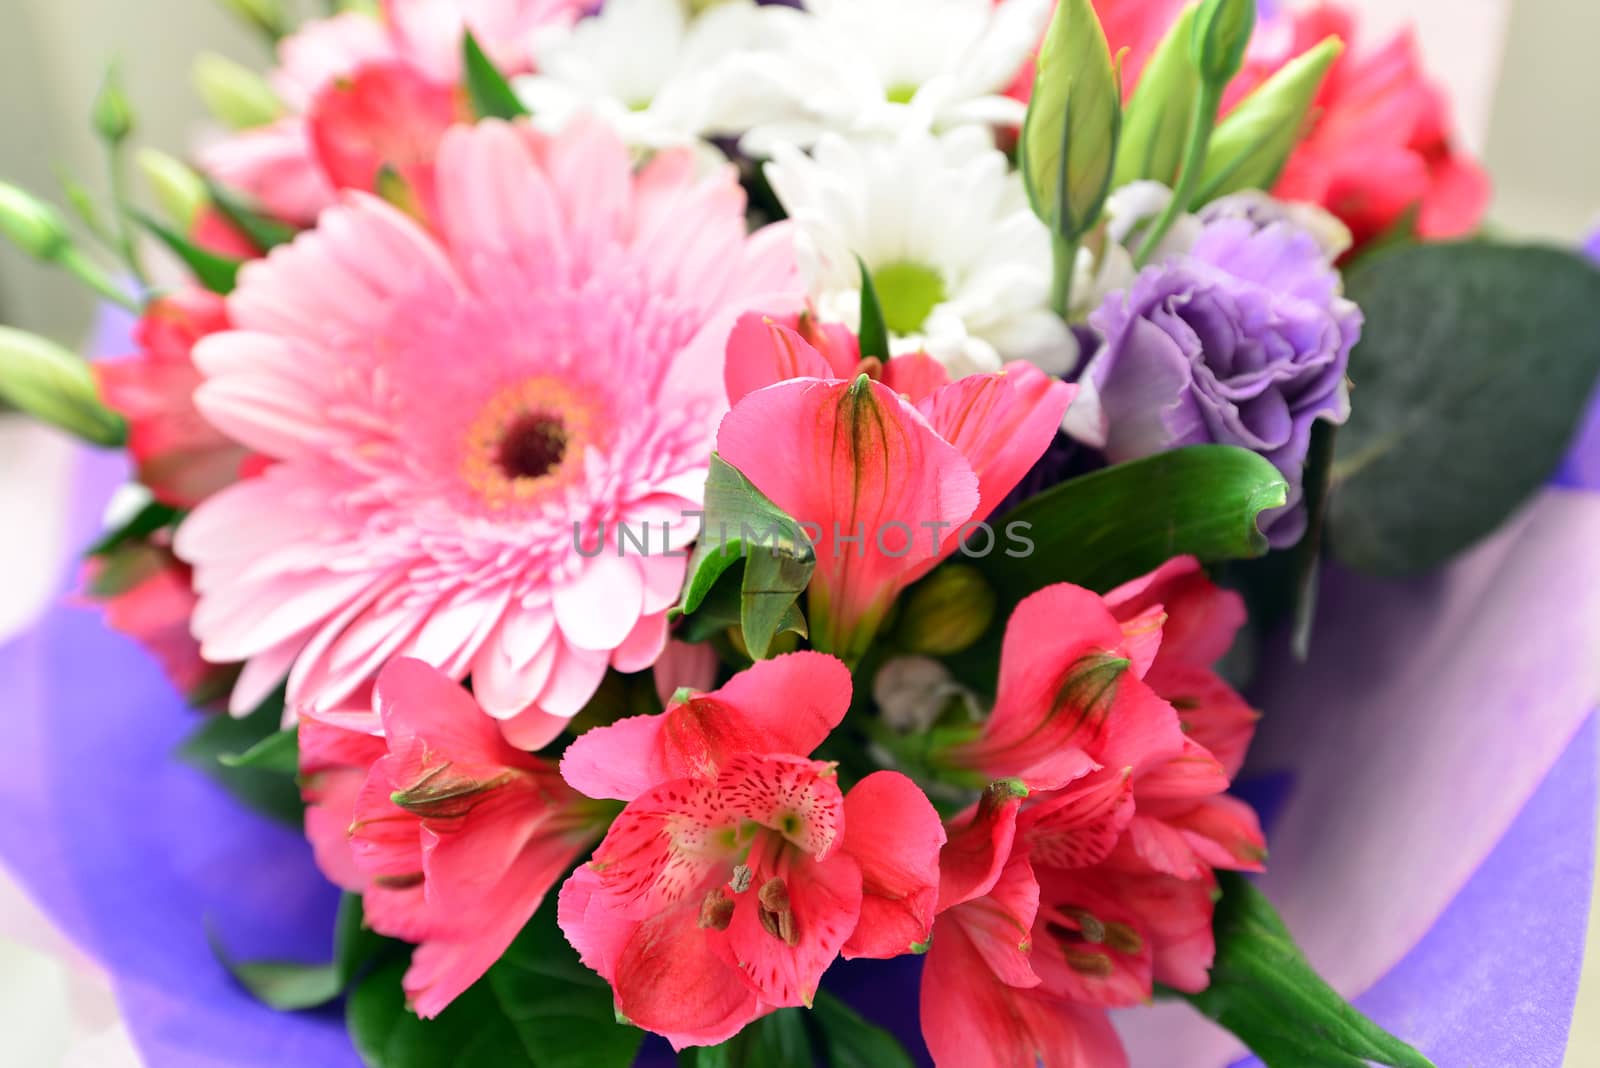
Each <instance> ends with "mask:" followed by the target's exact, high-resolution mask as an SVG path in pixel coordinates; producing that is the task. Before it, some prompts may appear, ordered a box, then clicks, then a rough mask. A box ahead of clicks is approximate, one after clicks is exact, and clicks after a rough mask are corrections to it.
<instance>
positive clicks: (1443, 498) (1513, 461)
mask: <svg viewBox="0 0 1600 1068" xmlns="http://www.w3.org/2000/svg"><path fill="white" fill-rule="evenodd" d="M1347 284H1348V290H1349V296H1350V298H1351V299H1352V300H1354V301H1356V302H1357V303H1358V304H1359V305H1361V308H1362V311H1363V312H1364V313H1365V315H1366V326H1365V327H1364V328H1363V330H1362V341H1361V343H1360V344H1359V345H1358V346H1357V347H1356V350H1355V352H1354V353H1353V354H1352V356H1351V358H1350V378H1351V380H1352V382H1353V383H1354V391H1353V401H1354V407H1353V411H1352V413H1351V416H1350V421H1349V423H1348V424H1346V425H1345V427H1344V428H1343V429H1342V430H1341V431H1340V432H1339V439H1338V448H1337V450H1336V453H1335V457H1334V463H1333V470H1332V473H1331V476H1330V477H1331V484H1332V497H1331V499H1330V502H1329V512H1328V540H1329V544H1330V546H1331V548H1332V550H1333V553H1334V555H1335V556H1337V557H1338V558H1339V559H1340V560H1341V561H1343V562H1344V563H1346V564H1348V565H1349V566H1351V567H1353V568H1355V569H1357V570H1360V571H1364V572H1369V573H1372V574H1379V575H1404V574H1415V573H1418V572H1423V571H1428V570H1431V569H1433V568H1436V567H1438V566H1439V565H1440V564H1443V563H1444V562H1445V561H1447V560H1449V559H1450V558H1451V557H1453V556H1454V555H1456V554H1457V553H1459V552H1461V551H1462V550H1463V549H1466V548H1467V547H1468V546H1470V545H1472V544H1473V543H1474V542H1476V541H1477V540H1478V539H1480V538H1482V537H1484V536H1485V535H1487V534H1489V533H1490V532H1492V531H1493V530H1494V529H1495V528H1496V527H1498V526H1499V525H1500V524H1501V523H1502V522H1504V521H1505V519H1506V518H1507V517H1508V516H1510V515H1511V514H1512V513H1513V512H1514V511H1516V510H1517V508H1518V507H1520V506H1521V505H1522V504H1523V503H1524V502H1526V501H1527V500H1528V499H1529V497H1530V496H1532V495H1533V493H1534V492H1535V491H1537V490H1538V489H1539V488H1540V487H1541V486H1542V485H1543V484H1544V483H1545V482H1546V481H1547V480H1548V479H1549V477H1550V475H1551V474H1552V473H1553V472H1554V471H1555V469H1556V467H1557V465H1558V464H1559V463H1560V461H1561V458H1562V456H1563V455H1564V454H1565V452H1566V449H1567V447H1568V444H1569V443H1570V441H1571V439H1572V436H1573V432H1574V431H1575V429H1576V428H1577V425H1578V420H1579V419H1580V417H1581V416H1582V414H1583V412H1584V410H1585V407H1586V406H1587V404H1588V401H1589V397H1590V395H1591V394H1592V393H1593V390H1594V385H1595V379H1596V376H1597V374H1600V315H1594V314H1588V313H1587V310H1588V309H1593V308H1600V271H1596V270H1595V268H1593V267H1592V266H1590V265H1589V264H1588V263H1586V262H1584V261H1583V260H1582V259H1580V258H1579V257H1578V256H1576V255H1574V254H1571V253H1568V252H1565V251H1562V250H1558V249H1552V248H1538V247H1531V246H1527V247H1518V246H1510V245H1498V244H1490V243H1462V244H1448V245H1423V246H1415V247H1408V248H1401V249H1395V250H1391V251H1389V252H1386V253H1383V254H1381V255H1378V256H1375V257H1373V258H1372V259H1371V260H1368V261H1364V262H1363V263H1362V264H1360V265H1359V266H1358V267H1357V268H1356V269H1355V270H1354V271H1353V272H1352V273H1351V274H1350V276H1349V278H1348V280H1347Z"/></svg>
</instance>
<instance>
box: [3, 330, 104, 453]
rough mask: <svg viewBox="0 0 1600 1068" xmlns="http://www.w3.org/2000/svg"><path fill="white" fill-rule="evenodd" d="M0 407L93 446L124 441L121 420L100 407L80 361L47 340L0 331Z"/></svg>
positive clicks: (18, 331)
mask: <svg viewBox="0 0 1600 1068" xmlns="http://www.w3.org/2000/svg"><path fill="white" fill-rule="evenodd" d="M0 401H4V402H5V403H7V404H9V405H11V406H13V407H15V408H18V409H20V410H22V411H24V412H27V413H28V414H29V415H32V416H34V417H35V418H37V419H42V420H44V421H45V422H47V423H50V424H51V425H53V426H57V427H60V428H61V429H62V430H65V431H67V432H68V433H71V434H75V435H77V436H78V437H80V438H82V439H83V440H85V441H88V442H92V443H93V444H95V445H103V446H107V447H116V446H118V445H121V444H122V443H123V442H124V441H126V440H127V437H128V426H127V424H126V423H125V422H124V421H123V419H122V416H120V415H118V414H117V413H116V412H113V411H112V410H111V409H109V408H107V407H106V406H105V405H104V404H102V403H101V402H100V391H99V390H98V389H97V388H96V387H95V384H94V375H92V374H91V373H90V372H89V365H88V363H87V362H85V361H84V359H83V358H82V357H81V356H78V355H77V354H76V353H72V352H68V351H67V350H66V349H64V348H62V347H61V346H60V345H57V344H56V343H55V342H54V341H51V340H49V339H48V338H42V337H40V336H39V335H37V334H30V333H27V332H26V331H22V330H14V329H12V328H11V327H9V326H0Z"/></svg>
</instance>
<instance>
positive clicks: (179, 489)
mask: <svg viewBox="0 0 1600 1068" xmlns="http://www.w3.org/2000/svg"><path fill="white" fill-rule="evenodd" d="M230 328H231V327H230V323H229V321H228V308H227V304H226V303H225V302H224V301H223V299H222V298H221V297H219V296H217V295H216V294H214V293H210V292H207V291H206V290H203V289H195V288H191V289H184V290H180V291H178V292H176V293H174V294H172V295H171V296H168V297H163V298H161V299H160V300H157V301H155V302H154V303H152V304H151V305H150V307H149V308H148V309H147V310H146V311H145V314H144V318H143V319H141V320H140V321H139V326H138V329H137V330H136V331H135V333H134V339H135V341H137V343H138V345H139V351H138V352H137V353H135V354H134V355H132V356H124V357H122V358H121V359H115V360H101V361H100V362H98V363H96V364H94V365H93V367H94V373H95V378H96V380H97V381H98V383H99V386H100V395H101V397H102V398H103V399H104V400H105V403H106V405H107V406H108V407H110V408H113V409H115V410H116V411H118V412H120V413H121V414H122V415H123V417H124V418H126V419H127V421H128V451H129V452H131V453H132V454H133V459H134V462H135V463H136V464H138V468H139V481H141V482H143V483H144V484H145V485H146V486H148V487H149V488H150V491H151V492H152V493H154V494H155V495H156V498H157V499H158V500H160V501H161V502H162V503H164V504H170V505H172V506H173V507H175V508H192V507H194V506H195V505H196V504H199V503H200V502H201V501H202V500H204V499H205V498H206V497H209V496H210V495H211V494H213V493H215V492H216V491H217V490H220V489H222V488H223V487H224V486H227V485H229V484H231V483H233V482H236V481H238V479H239V469H240V465H241V464H242V463H243V462H244V461H245V458H246V457H247V456H248V455H249V453H248V452H247V451H246V450H245V449H244V448H242V447H241V446H239V445H237V444H235V443H234V442H233V441H232V440H230V439H229V438H227V437H225V436H223V434H222V433H221V432H220V431H219V430H217V429H216V428H215V427H213V426H212V425H211V424H210V423H208V422H206V420H205V419H204V418H203V417H202V416H201V415H200V412H199V410H198V409H196V408H195V405H194V391H195V389H196V387H198V386H199V385H200V382H201V381H202V378H201V375H200V372H199V371H198V370H196V369H195V366H194V361H193V359H192V358H191V354H192V353H193V351H194V347H195V345H197V344H198V343H199V342H200V340H201V339H202V338H205V337H208V336H210V335H211V334H216V333H220V332H222V331H224V330H228V329H230Z"/></svg>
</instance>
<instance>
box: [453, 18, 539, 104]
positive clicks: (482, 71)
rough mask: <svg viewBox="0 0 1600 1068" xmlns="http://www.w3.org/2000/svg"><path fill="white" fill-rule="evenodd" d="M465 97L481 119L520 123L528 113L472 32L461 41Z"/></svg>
mask: <svg viewBox="0 0 1600 1068" xmlns="http://www.w3.org/2000/svg"><path fill="white" fill-rule="evenodd" d="M461 48H462V58H463V61H464V69H465V70H466V78H467V96H468V98H469V99H470V100H471V101H472V109H473V111H475V112H477V115H478V117H479V118H480V119H519V118H522V117H523V116H525V115H527V114H528V109H527V107H525V106H524V105H523V103H522V101H521V100H520V99H519V98H518V97H517V94H516V92H515V90H513V89H512V88H511V83H510V82H508V81H506V76H505V75H504V74H501V73H500V69H499V68H498V67H496V66H495V65H494V61H493V60H491V59H490V58H489V56H488V54H487V53H486V52H484V50H483V46H482V45H480V44H478V39H477V38H476V37H474V36H472V34H471V32H470V31H469V32H468V33H466V34H464V35H463V36H462V39H461Z"/></svg>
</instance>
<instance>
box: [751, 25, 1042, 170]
mask: <svg viewBox="0 0 1600 1068" xmlns="http://www.w3.org/2000/svg"><path fill="white" fill-rule="evenodd" d="M806 10H807V12H808V13H809V17H807V18H806V19H804V21H803V25H801V27H800V32H798V33H797V34H795V35H794V36H793V37H791V38H790V39H789V41H788V42H787V46H786V47H785V48H784V49H783V50H782V51H781V52H780V53H779V54H778V56H777V57H776V59H775V61H774V62H770V63H766V64H763V65H762V67H761V68H760V69H759V70H758V71H756V72H754V76H753V77H752V78H751V79H749V80H748V81H747V82H746V84H745V86H744V89H743V91H744V93H745V98H746V99H747V100H757V101H759V107H758V108H757V109H756V110H758V111H770V110H771V108H772V106H773V104H774V102H776V101H782V102H783V103H784V105H785V111H784V114H783V117H782V119H781V120H780V121H770V120H768V119H766V118H764V117H763V116H762V115H760V114H756V113H747V114H745V115H744V116H742V118H744V119H745V120H746V125H747V126H749V127H752V129H751V131H750V133H748V134H746V136H745V137H744V139H743V141H742V142H741V143H742V146H743V147H744V149H745V150H746V151H747V152H749V153H750V154H752V155H756V156H770V155H772V153H773V151H774V149H775V148H776V146H777V145H780V144H797V145H800V146H801V147H809V146H810V145H812V144H814V143H815V142H816V141H817V139H818V138H819V137H821V136H822V134H823V133H825V132H829V131H831V132H834V133H840V134H847V135H856V134H863V133H878V134H881V133H888V132H893V131H896V130H899V129H901V128H903V127H905V126H908V125H915V126H933V127H934V128H936V129H946V128H949V127H952V126H957V125H962V124H967V123H973V124H984V125H1011V126H1015V125H1020V124H1021V122H1022V117H1023V115H1024V113H1025V112H1026V110H1027V109H1026V107H1025V105H1024V104H1023V103H1022V102H1021V101H1019V100H1016V99H1014V98H1012V97H1009V96H1007V95H1005V94H1006V90H1007V89H1008V88H1009V87H1010V86H1011V85H1012V83H1013V81H1014V80H1015V79H1016V77H1017V74H1018V72H1019V71H1020V70H1021V69H1022V67H1023V64H1024V63H1025V62H1026V61H1027V59H1028V57H1029V55H1031V54H1032V51H1033V49H1034V48H1035V47H1036V46H1037V45H1038V43H1039V39H1040V37H1041V36H1042V34H1043V33H1044V28H1045V26H1046V24H1047V22H1048V20H1049V16H1050V10H1051V0H1001V2H999V3H996V2H995V0H807V2H806Z"/></svg>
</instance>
